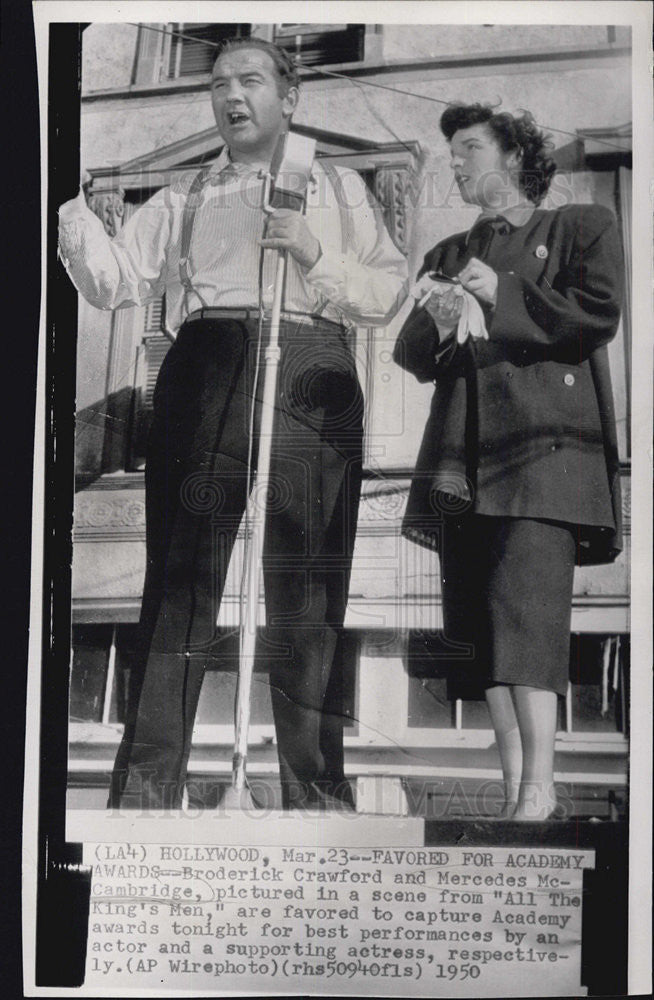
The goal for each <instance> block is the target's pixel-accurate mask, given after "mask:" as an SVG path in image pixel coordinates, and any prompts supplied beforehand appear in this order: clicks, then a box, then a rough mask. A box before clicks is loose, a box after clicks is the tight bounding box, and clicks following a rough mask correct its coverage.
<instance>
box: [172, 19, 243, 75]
mask: <svg viewBox="0 0 654 1000" xmlns="http://www.w3.org/2000/svg"><path fill="white" fill-rule="evenodd" d="M170 29H171V31H172V32H179V33H180V34H173V37H172V39H171V43H170V53H169V57H168V69H167V74H166V75H167V76H168V78H169V79H174V80H176V79H178V78H179V77H182V76H198V75H199V74H201V73H210V72H211V68H212V66H213V63H214V59H215V58H216V46H217V45H218V44H219V43H220V42H222V41H224V40H225V39H226V38H247V37H248V35H249V34H250V25H249V24H185V23H183V22H180V23H177V24H172V25H170ZM180 35H183V36H184V37H183V38H182V37H180Z"/></svg>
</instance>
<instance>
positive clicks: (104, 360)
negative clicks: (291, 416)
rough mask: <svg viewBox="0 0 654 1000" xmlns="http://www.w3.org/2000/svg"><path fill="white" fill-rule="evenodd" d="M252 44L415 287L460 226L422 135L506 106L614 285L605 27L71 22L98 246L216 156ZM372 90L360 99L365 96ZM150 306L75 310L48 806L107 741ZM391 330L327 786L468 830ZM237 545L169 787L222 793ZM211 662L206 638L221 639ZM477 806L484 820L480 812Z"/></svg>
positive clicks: (621, 718)
mask: <svg viewBox="0 0 654 1000" xmlns="http://www.w3.org/2000/svg"><path fill="white" fill-rule="evenodd" d="M250 34H253V35H258V36H261V37H266V38H272V39H274V40H275V41H277V42H278V43H279V44H281V45H283V46H284V47H286V48H287V49H288V50H289V51H291V52H293V53H294V54H295V56H296V57H297V58H298V60H299V62H300V65H301V66H302V67H303V70H302V88H301V101H300V106H299V109H298V112H297V114H296V116H295V118H294V126H293V127H294V128H295V129H297V130H298V131H300V132H302V133H304V134H306V135H311V136H313V137H315V139H316V140H317V150H318V155H319V156H320V157H324V158H327V159H329V160H331V161H332V162H334V163H337V164H343V165H348V166H351V167H352V168H353V169H355V170H357V171H359V172H360V173H361V175H362V177H363V178H364V180H365V181H366V183H367V184H368V185H369V187H370V188H371V189H372V190H373V192H374V193H375V195H376V197H377V198H378V200H379V201H380V203H381V206H382V209H383V212H384V215H385V218H386V223H387V226H388V228H389V231H390V233H391V235H392V237H393V239H394V240H395V242H396V244H397V245H398V247H400V249H401V250H403V252H404V253H406V255H407V257H408V259H409V266H410V273H411V274H412V276H414V275H415V273H416V271H417V269H418V267H419V264H420V262H421V260H422V256H423V254H424V253H425V251H426V250H427V249H429V248H430V247H431V246H433V245H434V243H436V242H437V241H438V240H439V239H441V238H443V237H444V236H446V235H448V234H450V233H453V232H457V231H460V230H462V229H465V228H467V227H468V226H469V225H470V223H471V221H472V219H473V218H474V215H475V211H474V210H472V209H470V208H469V207H468V206H466V205H465V204H463V202H462V201H461V199H460V196H459V194H458V190H457V189H456V186H455V185H454V184H453V178H452V174H451V171H450V168H449V162H448V160H449V156H448V151H447V147H446V143H445V141H444V139H443V137H442V136H441V135H440V131H439V127H438V122H439V118H440V114H441V112H442V109H443V107H444V103H445V102H448V101H452V100H457V101H458V100H461V101H478V100H480V101H491V102H493V103H497V102H498V101H501V103H502V105H503V107H506V108H507V109H508V110H510V111H516V110H518V109H521V108H527V109H529V110H530V111H532V112H533V114H534V115H535V117H536V120H537V122H538V123H539V124H540V125H541V126H542V127H544V129H545V131H547V132H550V134H551V136H552V140H553V142H554V146H555V154H554V155H555V158H556V160H557V164H558V166H559V173H558V174H557V176H556V178H555V181H554V183H553V185H552V189H551V191H550V194H549V195H548V201H547V202H546V207H556V206H558V205H561V204H565V203H567V202H569V201H582V202H600V203H602V204H605V205H608V206H609V207H610V208H611V209H612V210H613V211H614V213H615V214H616V216H617V219H618V223H619V229H620V232H621V237H622V244H623V249H624V253H625V266H626V270H625V273H626V281H627V288H629V287H630V286H629V276H630V253H631V235H630V234H631V125H630V123H631V118H632V111H631V93H630V38H629V30H628V29H621V28H612V27H610V26H608V27H607V26H597V25H595V26H565V27H564V26H562V27H556V26H551V25H548V26H537V25H532V26H506V25H504V26H494V25H468V26H463V25H461V26H457V25H441V26H439V25H404V26H402V25H389V24H383V25H380V24H374V25H373V24H356V25H351V24H330V25H315V24H278V25H276V24H236V23H234V24H228V25H226V24H224V25H215V24H192V25H191V24H177V23H176V24H164V23H159V24H150V25H141V26H138V27H137V26H132V25H129V24H92V25H90V26H89V27H87V28H86V30H85V31H84V34H83V51H82V75H81V79H82V91H81V162H82V165H83V166H84V167H85V168H86V169H88V170H89V172H90V174H91V177H92V181H91V186H90V189H89V197H90V205H91V208H92V209H93V210H94V211H95V212H96V213H97V214H98V215H99V217H100V218H101V219H102V220H103V222H104V225H105V228H106V229H107V231H108V232H109V233H110V234H115V233H116V232H117V231H118V230H119V229H120V227H121V226H122V225H123V224H124V223H125V221H126V220H127V219H128V218H129V217H130V215H131V214H132V213H133V212H134V211H136V209H137V208H138V206H139V205H140V204H142V203H143V202H144V201H145V200H146V199H147V198H148V197H150V196H151V195H152V194H153V193H154V192H155V191H156V190H157V189H158V188H160V187H162V186H163V185H165V184H167V183H169V181H170V179H171V178H172V177H173V176H175V175H176V174H177V173H180V172H186V171H188V170H191V169H193V168H194V167H198V168H199V166H200V165H201V164H203V163H205V162H207V161H210V160H211V159H212V158H213V157H214V156H215V155H216V153H217V152H218V150H219V149H220V147H221V145H222V143H221V140H220V136H219V135H218V133H217V130H216V128H215V124H214V123H213V116H212V111H211V105H210V101H209V98H208V93H207V83H208V80H209V75H210V70H211V63H212V59H213V54H214V49H213V48H212V44H214V43H216V42H217V41H219V40H220V39H221V38H222V37H225V36H232V37H234V36H247V35H250ZM371 85H372V86H371ZM626 301H627V304H626V307H625V310H624V315H623V320H622V324H621V328H620V331H619V333H618V336H617V338H616V339H615V341H614V342H613V343H612V344H611V347H610V359H611V365H612V375H613V381H614V391H615V397H616V408H617V416H618V431H619V442H620V457H621V460H622V478H623V482H622V487H623V497H624V505H625V510H624V513H625V522H626V526H627V533H626V547H625V551H624V553H623V554H622V556H621V557H620V559H619V560H618V561H617V562H616V563H615V564H613V565H611V566H601V567H590V568H584V569H579V570H577V577H576V583H575V596H574V602H573V633H574V635H573V642H572V647H571V670H570V686H569V691H568V696H567V697H566V699H565V700H562V704H561V720H560V731H559V735H558V737H557V758H556V761H557V763H556V774H557V778H558V780H559V781H560V782H561V784H562V788H563V789H564V790H565V791H566V793H567V794H568V795H569V796H570V797H572V799H573V800H574V802H575V804H576V808H577V811H579V812H580V813H582V814H589V815H600V816H605V815H609V814H610V812H611V811H612V810H613V809H614V808H616V807H617V808H619V807H620V803H621V802H622V800H623V798H624V790H625V781H626V778H625V774H626V759H627V749H628V728H629V719H628V704H629V694H628V692H629V635H628V632H629V627H628V626H629V620H628V611H629V593H628V585H629V573H628V566H629V495H630V494H629V461H630V453H629V382H630V368H631V343H632V338H633V337H635V336H637V331H633V330H632V329H631V316H630V309H629V302H628V297H627V300H626ZM162 309H163V304H162V302H161V301H153V302H151V303H149V304H148V305H147V306H145V307H143V308H132V309H120V310H117V311H116V312H114V313H111V312H102V311H99V310H96V309H94V308H93V307H91V306H90V305H88V304H87V303H85V302H84V301H83V300H81V299H80V302H79V313H78V354H77V385H78V392H77V431H76V493H75V508H74V557H73V655H72V668H71V702H70V719H71V723H70V756H69V768H70V802H71V804H74V805H77V806H84V805H97V806H101V805H104V797H105V789H106V785H107V783H108V772H109V770H110V768H111V764H112V762H113V756H114V753H115V749H116V746H117V743H118V740H119V738H120V732H121V729H122V717H123V712H124V705H125V699H126V697H127V693H128V688H129V673H130V657H131V655H132V652H131V651H132V646H133V640H134V629H135V623H136V621H137V619H138V612H139V605H140V592H141V587H142V582H143V573H144V557H145V518H144V482H143V465H144V450H145V439H146V436H147V430H148V425H149V419H150V412H151V396H152V390H153V387H154V382H155V380H156V375H157V372H158V369H159V366H160V364H161V362H162V360H163V358H164V356H165V353H166V351H167V349H168V347H169V345H170V340H169V339H168V337H167V336H166V335H165V332H164V331H163V330H162ZM403 315H404V312H403V313H401V314H400V315H399V316H398V317H397V318H396V320H395V321H394V322H393V323H392V324H391V325H390V326H389V327H388V328H385V329H383V330H373V329H359V330H358V331H357V343H356V353H357V363H358V366H359V370H360V376H361V379H362V383H363V385H364V389H365V392H366V397H367V418H366V441H365V449H366V452H365V454H366V474H365V481H364V486H363V491H362V499H361V509H360V516H359V528H358V535H357V545H356V551H355V562H354V568H353V575H352V584H351V593H350V602H349V609H348V615H347V619H346V627H347V643H346V647H347V649H346V655H347V657H348V669H347V678H348V683H347V692H346V700H347V713H348V716H349V717H350V724H349V726H348V729H347V731H346V732H347V735H346V753H347V771H348V773H349V774H350V775H351V776H352V777H353V778H354V779H356V782H357V797H358V803H359V806H360V807H361V808H366V809H374V810H376V811H383V810H388V811H398V810H399V811H407V810H408V811H420V812H423V813H427V814H428V815H448V814H449V815H452V814H455V815H457V814H458V815H462V814H463V813H464V812H466V811H468V812H470V811H473V812H474V811H475V808H479V809H481V810H482V811H483V809H484V806H486V809H487V811H488V810H489V809H490V808H491V807H492V800H493V798H494V797H496V796H497V795H498V793H499V777H500V771H499V762H498V758H497V755H496V751H495V748H494V737H493V733H492V729H491V726H490V721H489V719H488V716H487V714H486V709H485V706H484V705H483V703H481V702H478V701H460V700H457V701H451V700H449V699H448V696H447V682H446V678H445V677H444V676H443V670H442V669H441V667H442V663H440V662H439V661H440V657H439V651H438V628H439V624H440V595H439V582H438V565H437V562H436V558H435V556H434V555H433V554H430V553H428V552H427V551H426V550H422V549H419V548H418V547H416V546H414V545H412V544H411V543H409V542H407V541H405V540H403V539H401V538H400V534H399V526H400V523H401V518H402V512H403V508H404V504H405V501H406V496H407V491H408V484H409V476H410V472H411V469H412V467H413V463H414V460H415V457H416V454H417V448H418V444H419V442H420V438H421V434H422V430H423V426H424V423H425V420H426V416H427V412H428V406H429V399H430V395H431V387H430V386H427V387H425V386H420V385H418V384H417V383H415V382H414V381H413V380H412V379H411V377H410V376H408V375H406V374H405V373H404V372H402V371H401V370H400V369H399V368H397V367H396V366H394V364H393V362H392V357H391V355H392V348H393V343H394V340H395V337H396V335H397V332H398V329H399V325H400V324H401V321H402V317H403ZM240 552H241V549H240V548H239V547H237V551H236V553H235V558H234V560H233V565H232V567H231V569H230V577H229V580H228V585H227V591H226V596H225V599H224V601H223V606H222V609H221V614H220V618H219V624H220V626H221V627H222V628H224V630H225V635H231V636H232V639H233V652H232V653H231V655H227V656H226V659H225V665H224V669H220V670H216V671H211V672H209V673H207V675H206V677H205V682H204V685H203V691H202V695H201V701H200V708H199V712H198V718H197V723H196V730H195V736H194V750H193V754H192V757H191V763H190V772H189V773H190V775H191V778H192V779H195V781H196V783H197V784H198V785H203V786H204V787H205V789H209V790H210V791H209V792H208V794H209V799H207V801H210V800H211V796H212V795H214V794H215V793H214V789H215V787H217V786H218V785H219V784H220V783H221V782H222V783H224V782H225V781H226V780H227V779H228V776H229V770H230V763H229V762H230V758H231V744H232V738H233V727H232V724H231V720H232V715H233V696H234V690H235V673H234V671H235V669H236V663H237V660H236V645H237V643H236V636H235V629H236V628H237V622H238V599H237V595H238V561H239V556H240ZM226 646H227V647H229V642H228V643H226ZM255 680H260V681H262V683H256V682H255V684H254V694H253V711H252V720H253V723H252V727H251V742H252V749H251V765H250V769H251V777H252V778H253V780H256V779H260V780H262V781H264V780H265V781H268V780H269V779H270V781H272V782H274V775H275V773H276V756H275V752H274V747H273V746H272V743H273V741H274V727H273V724H272V715H271V711H270V703H269V693H268V688H267V685H266V683H263V681H264V680H265V678H264V676H263V674H257V675H256V678H255ZM480 796H482V797H483V799H484V801H483V802H481V804H480Z"/></svg>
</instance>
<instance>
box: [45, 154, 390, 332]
mask: <svg viewBox="0 0 654 1000" xmlns="http://www.w3.org/2000/svg"><path fill="white" fill-rule="evenodd" d="M196 173H197V171H189V173H188V174H184V175H183V176H182V177H181V178H176V179H175V180H174V182H173V183H172V184H171V186H170V187H165V188H162V189H161V190H160V191H158V192H157V193H156V194H155V195H154V196H153V197H152V198H150V199H149V200H148V201H147V202H146V203H145V204H144V205H143V206H141V207H140V208H139V209H138V210H137V211H136V212H135V213H134V215H133V216H132V217H131V218H130V219H129V220H128V221H127V222H126V224H125V226H124V227H123V228H122V229H121V230H120V231H119V233H118V234H117V236H116V237H114V238H113V239H111V238H110V237H109V236H108V235H107V233H106V231H105V229H104V226H103V225H102V222H101V221H100V219H99V218H97V216H95V215H94V214H93V212H91V210H90V209H89V208H88V207H87V205H86V201H85V199H84V196H83V194H82V193H81V192H80V194H79V195H78V196H77V198H74V199H73V200H72V201H69V202H66V204H65V205H63V206H62V207H61V208H60V210H59V247H60V255H61V258H62V260H63V262H64V265H65V267H66V270H67V271H68V273H69V275H70V277H71V279H72V281H73V283H74V284H75V286H76V288H77V289H78V291H79V292H80V293H81V294H82V295H83V296H84V298H85V299H87V301H88V302H90V303H91V304H92V305H94V306H96V307H98V308H100V309H118V308H122V307H129V306H140V305H144V304H145V303H147V302H148V301H150V300H152V299H154V298H158V297H159V296H161V295H163V294H164V293H165V294H166V316H167V326H168V328H169V330H170V332H171V333H173V334H175V333H176V332H177V330H178V329H179V327H180V326H181V325H182V323H183V322H184V319H185V318H186V316H187V315H188V313H189V312H192V311H194V310H196V309H199V308H201V307H202V306H203V305H207V306H213V307H222V308H257V306H258V304H259V263H260V248H259V242H258V241H259V240H260V239H261V238H262V236H263V227H264V218H265V216H264V212H263V197H264V180H263V178H262V176H261V174H260V172H256V171H254V170H253V169H252V168H251V167H248V166H246V165H245V164H237V163H232V161H231V160H230V158H229V154H228V152H227V150H226V149H225V150H223V151H222V153H221V154H220V156H219V157H218V159H217V160H216V162H215V163H214V164H213V166H212V168H211V170H210V176H209V179H208V182H207V183H206V184H205V186H204V188H203V190H202V193H201V197H200V202H199V205H198V209H197V213H196V216H195V224H194V228H193V239H192V242H191V251H190V262H189V270H190V276H191V283H192V286H193V289H194V292H192V293H191V294H190V295H188V297H187V298H186V300H185V293H184V288H183V286H182V283H181V280H180V275H179V258H180V244H181V231H182V219H183V214H184V206H185V203H186V198H187V195H188V191H189V188H190V186H191V183H192V180H193V177H194V176H195V174H196ZM335 174H336V177H335V178H332V177H330V176H328V174H327V172H326V171H325V170H324V169H323V168H322V166H321V164H320V161H319V160H317V161H316V162H315V164H314V167H313V172H312V178H311V181H310V183H309V188H308V191H307V206H306V222H307V226H308V228H309V229H310V231H311V232H312V234H313V235H314V236H315V237H316V239H318V241H319V242H320V246H321V249H322V253H321V256H320V258H319V259H318V261H317V262H316V264H315V265H314V266H313V267H312V268H310V269H306V268H303V267H302V266H301V265H299V264H297V263H296V261H295V260H294V259H293V257H292V255H291V254H289V255H288V267H287V279H286V294H285V299H284V308H285V309H287V310H293V311H297V312H304V313H320V314H321V315H323V316H324V317H325V318H326V319H331V320H333V321H335V322H345V323H346V324H349V325H356V324H359V325H365V326H383V325H384V324H386V323H387V322H388V321H389V320H390V319H391V318H392V316H393V315H394V314H395V313H396V312H397V310H398V309H399V307H400V306H401V304H402V302H403V301H404V299H405V297H406V294H407V288H408V285H407V264H406V261H405V258H404V257H403V255H402V254H401V253H400V251H399V250H398V249H397V248H396V247H395V245H394V244H393V242H392V240H391V239H390V237H389V235H388V232H387V231H386V228H385V226H384V223H383V219H382V216H381V211H380V209H379V206H378V205H377V203H376V202H375V201H374V199H373V198H372V197H371V195H370V194H369V192H368V190H367V188H366V186H365V184H364V182H363V181H362V179H361V178H360V177H359V175H358V174H357V173H356V172H355V171H353V170H349V169H346V168H343V167H337V168H335ZM276 256H277V255H276V253H275V252H274V251H270V250H266V251H265V252H264V258H263V268H262V298H263V304H264V307H265V308H269V307H270V305H271V304H272V289H273V280H274V271H275V260H276ZM196 293H197V294H196Z"/></svg>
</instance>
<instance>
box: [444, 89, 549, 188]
mask: <svg viewBox="0 0 654 1000" xmlns="http://www.w3.org/2000/svg"><path fill="white" fill-rule="evenodd" d="M440 125H441V132H442V133H443V135H444V136H445V138H446V139H447V141H448V142H450V141H451V139H452V136H453V135H454V133H455V132H458V131H459V129H462V128H471V127H472V126H473V125H487V126H488V128H489V130H490V132H491V134H492V135H493V138H494V139H495V140H496V142H497V144H498V146H499V147H500V149H501V150H503V152H505V153H512V152H516V151H519V152H520V153H522V159H521V161H520V174H519V176H518V184H519V186H520V189H521V190H522V191H523V192H524V194H525V195H526V196H527V198H528V199H529V200H530V201H533V202H534V203H535V204H536V205H539V204H540V202H541V201H542V200H543V198H544V197H545V195H546V194H547V191H548V188H549V186H550V184H551V182H552V177H553V176H554V173H555V171H556V163H555V162H554V160H553V159H552V157H551V156H549V155H548V154H549V152H550V151H551V150H552V148H553V144H552V142H551V141H550V137H549V136H548V135H546V134H545V133H544V132H542V131H541V130H540V129H539V128H538V127H537V125H536V122H535V121H534V116H533V115H532V114H530V112H529V111H523V113H522V114H521V115H511V114H509V112H508V111H499V112H496V111H495V110H494V108H492V107H491V105H490V104H450V105H449V106H448V107H447V108H446V109H445V111H444V112H443V114H442V116H441V122H440Z"/></svg>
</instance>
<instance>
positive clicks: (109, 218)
mask: <svg viewBox="0 0 654 1000" xmlns="http://www.w3.org/2000/svg"><path fill="white" fill-rule="evenodd" d="M89 208H90V209H91V211H92V212H94V213H95V215H97V217H98V218H99V219H100V221H101V223H102V225H103V226H104V228H105V230H106V232H107V234H108V235H109V236H112V237H113V236H115V235H116V233H117V232H118V230H119V229H121V228H122V225H123V216H124V215H125V191H124V190H123V188H112V189H111V190H109V191H102V190H99V191H91V194H90V195H89Z"/></svg>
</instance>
